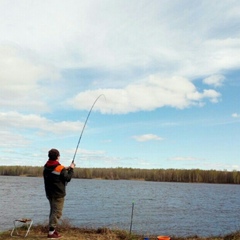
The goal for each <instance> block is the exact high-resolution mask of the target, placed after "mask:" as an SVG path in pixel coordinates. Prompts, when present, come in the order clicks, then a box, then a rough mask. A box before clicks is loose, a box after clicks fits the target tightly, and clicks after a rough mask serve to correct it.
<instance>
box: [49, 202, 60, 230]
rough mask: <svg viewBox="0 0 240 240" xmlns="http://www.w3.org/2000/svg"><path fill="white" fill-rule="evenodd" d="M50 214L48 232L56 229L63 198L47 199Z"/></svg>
mask: <svg viewBox="0 0 240 240" xmlns="http://www.w3.org/2000/svg"><path fill="white" fill-rule="evenodd" d="M48 200H49V203H50V214H49V231H54V230H55V228H56V227H57V224H58V220H59V219H60V218H61V216H62V210H63V205H64V198H49V199H48Z"/></svg>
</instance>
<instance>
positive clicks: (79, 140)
mask: <svg viewBox="0 0 240 240" xmlns="http://www.w3.org/2000/svg"><path fill="white" fill-rule="evenodd" d="M101 96H104V94H101V95H99V96H98V97H97V98H96V100H95V101H94V103H93V105H92V107H91V109H90V110H89V112H88V115H87V118H86V120H85V123H84V125H83V128H82V131H81V134H80V137H79V139H78V143H77V147H76V150H75V153H74V156H73V160H72V163H74V160H75V157H76V154H77V150H78V146H79V144H80V142H81V139H82V135H83V132H84V129H85V127H86V124H87V121H88V118H89V116H90V114H91V112H92V109H93V107H94V105H95V103H96V102H97V100H98V99H99V98H100V97H101ZM104 97H105V96H104ZM105 99H106V97H105Z"/></svg>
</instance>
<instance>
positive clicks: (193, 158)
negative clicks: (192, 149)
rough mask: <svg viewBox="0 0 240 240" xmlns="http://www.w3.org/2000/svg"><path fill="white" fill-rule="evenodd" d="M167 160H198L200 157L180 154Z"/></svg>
mask: <svg viewBox="0 0 240 240" xmlns="http://www.w3.org/2000/svg"><path fill="white" fill-rule="evenodd" d="M169 160H172V161H199V160H202V159H199V158H196V157H182V156H177V157H172V158H170V159H169Z"/></svg>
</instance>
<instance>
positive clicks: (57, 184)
mask: <svg viewBox="0 0 240 240" xmlns="http://www.w3.org/2000/svg"><path fill="white" fill-rule="evenodd" d="M72 176H73V169H72V168H69V169H66V168H65V167H64V166H62V165H61V164H60V163H59V162H58V161H52V160H48V161H47V163H46V164H45V165H44V169H43V177H44V185H45V191H46V196H47V197H48V198H49V197H57V198H58V197H65V195H66V184H67V182H70V181H71V178H72Z"/></svg>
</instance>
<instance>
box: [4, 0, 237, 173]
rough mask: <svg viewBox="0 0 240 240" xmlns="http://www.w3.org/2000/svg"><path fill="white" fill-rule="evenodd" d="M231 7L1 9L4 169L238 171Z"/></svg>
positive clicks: (137, 2) (143, 4)
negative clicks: (53, 163)
mask: <svg viewBox="0 0 240 240" xmlns="http://www.w3.org/2000/svg"><path fill="white" fill-rule="evenodd" d="M239 12H240V2H239V1H238V0H236V1H232V0H222V1H214V0H212V1H209V0H206V1H205V0H199V1H192V0H174V1H167V0H131V1H129V0H116V1H111V0H99V1H93V0H86V1H77V0H68V1H59V0H58V1H57V0H50V1H46V0H42V1H30V0H25V1H14V0H10V1H9V0H1V1H0V32H1V35H0V82H1V88H0V133H1V141H0V164H1V165H32V166H42V165H43V164H44V163H45V161H46V160H47V152H48V150H49V149H51V148H57V149H59V150H60V153H61V163H62V164H64V165H66V166H67V165H69V164H70V162H71V160H72V158H73V155H74V151H75V148H76V145H77V142H78V138H79V136H80V133H81V131H82V128H83V124H84V122H85V119H86V117H87V114H88V111H89V109H90V108H91V106H92V104H93V102H94V101H95V99H96V98H97V97H98V96H99V95H101V94H104V96H105V98H104V97H100V98H99V100H98V101H97V102H96V104H95V106H94V108H93V111H92V113H91V115H90V118H89V120H88V122H87V125H86V128H85V131H84V133H83V136H82V139H81V143H80V146H79V149H78V153H77V156H76V159H75V162H76V164H77V166H78V167H132V168H148V169H151V168H165V169H167V168H176V169H193V168H199V169H217V170H225V169H227V170H238V171H239V170H240V152H239V149H240V134H239V133H240V105H239V102H240V81H239V73H240V31H239V26H240V14H239Z"/></svg>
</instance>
